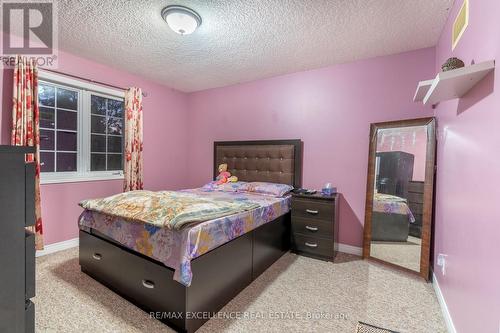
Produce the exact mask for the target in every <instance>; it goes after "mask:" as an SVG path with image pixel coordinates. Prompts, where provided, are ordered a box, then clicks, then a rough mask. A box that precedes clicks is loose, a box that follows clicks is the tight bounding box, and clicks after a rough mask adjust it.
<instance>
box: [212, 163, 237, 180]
mask: <svg viewBox="0 0 500 333" xmlns="http://www.w3.org/2000/svg"><path fill="white" fill-rule="evenodd" d="M215 181H216V184H217V185H221V184H224V183H227V182H237V181H238V177H236V176H231V173H230V172H229V171H227V164H226V163H223V164H221V165H219V175H218V176H217V178H215Z"/></svg>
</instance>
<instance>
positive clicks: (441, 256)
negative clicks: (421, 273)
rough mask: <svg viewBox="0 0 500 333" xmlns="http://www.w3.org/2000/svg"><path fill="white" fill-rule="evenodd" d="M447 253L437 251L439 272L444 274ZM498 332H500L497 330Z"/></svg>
mask: <svg viewBox="0 0 500 333" xmlns="http://www.w3.org/2000/svg"><path fill="white" fill-rule="evenodd" d="M447 256H448V255H446V254H442V253H439V254H438V257H437V265H438V266H439V267H441V274H443V276H444V275H446V257H447ZM499 333H500V332H499Z"/></svg>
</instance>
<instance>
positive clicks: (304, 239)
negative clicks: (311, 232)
mask: <svg viewBox="0 0 500 333" xmlns="http://www.w3.org/2000/svg"><path fill="white" fill-rule="evenodd" d="M293 247H294V250H295V251H296V252H298V253H304V254H310V255H312V256H319V257H325V258H332V257H333V255H334V249H333V240H331V239H326V238H319V237H311V236H305V235H301V234H293Z"/></svg>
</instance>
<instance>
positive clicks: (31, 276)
mask: <svg viewBox="0 0 500 333" xmlns="http://www.w3.org/2000/svg"><path fill="white" fill-rule="evenodd" d="M32 152H34V149H33V148H31V147H13V146H0V226H1V227H0V332H1V333H3V332H8V333H24V332H34V330H35V328H34V327H35V317H34V315H35V310H34V304H33V303H32V302H31V301H30V300H29V299H30V298H32V297H33V296H35V235H34V234H33V233H31V232H29V231H27V230H26V229H25V227H26V226H32V225H34V223H35V202H34V201H35V196H34V189H35V187H34V185H35V178H34V177H35V167H34V164H33V163H26V162H25V156H26V154H27V153H32Z"/></svg>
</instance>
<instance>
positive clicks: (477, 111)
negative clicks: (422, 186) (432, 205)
mask: <svg viewBox="0 0 500 333" xmlns="http://www.w3.org/2000/svg"><path fill="white" fill-rule="evenodd" d="M462 2H463V1H458V0H457V1H456V2H455V5H454V7H453V10H452V11H451V15H450V17H449V18H448V22H447V24H446V26H445V29H444V31H443V33H442V36H441V38H440V41H439V44H438V45H437V47H436V70H438V69H439V66H440V65H441V64H442V63H443V62H444V61H445V60H446V59H447V58H449V57H451V56H455V57H459V58H461V59H462V60H463V61H464V62H465V63H466V64H470V63H471V62H476V63H479V62H482V61H486V60H494V59H497V60H498V59H500V20H499V16H500V15H499V14H500V1H498V0H482V1H469V6H470V21H469V27H468V29H467V30H466V32H465V34H464V35H463V38H462V40H461V41H460V43H459V44H458V46H457V48H456V49H455V50H454V51H453V52H452V51H451V45H450V44H451V43H450V40H451V37H450V36H451V26H452V23H453V20H454V18H455V16H456V13H457V12H458V9H459V6H460V5H461V4H462ZM499 79H500V76H499V72H498V69H497V70H495V73H494V74H493V73H492V74H490V75H489V76H488V77H486V78H485V79H484V80H483V81H482V82H481V83H480V84H479V85H478V86H476V87H475V88H474V89H473V90H472V91H470V92H469V93H468V94H467V95H466V96H465V97H464V98H462V99H460V100H452V101H448V102H443V103H440V104H439V106H438V107H437V108H436V110H435V114H436V116H437V123H438V139H439V140H438V169H437V170H438V171H437V193H436V226H435V253H436V255H437V254H438V253H444V254H447V255H448V257H447V265H448V266H447V268H446V275H445V276H443V275H442V274H441V271H440V270H439V267H437V266H436V267H435V274H436V276H437V278H438V281H439V285H440V287H441V290H442V292H443V295H444V298H445V299H446V303H447V305H448V309H449V311H450V313H451V316H452V318H453V321H454V324H455V327H456V329H457V331H458V332H461V333H462V332H464V333H466V332H485V333H488V332H499V325H500V263H499V259H498V254H499V253H500V242H499V237H500V220H499V217H500V210H499V208H498V207H499V205H498V199H499V198H500V186H499V184H500V154H499V152H500V129H499V128H500V93H499V92H498V91H494V88H495V85H496V86H497V88H498V86H499V84H500V81H499ZM497 90H498V89H497Z"/></svg>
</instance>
